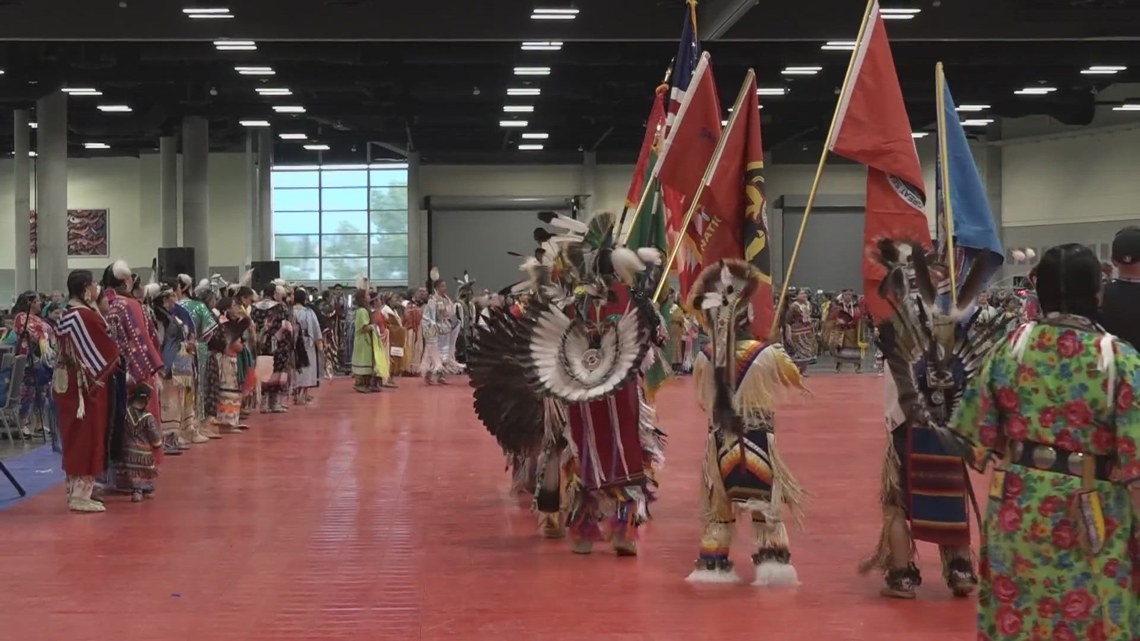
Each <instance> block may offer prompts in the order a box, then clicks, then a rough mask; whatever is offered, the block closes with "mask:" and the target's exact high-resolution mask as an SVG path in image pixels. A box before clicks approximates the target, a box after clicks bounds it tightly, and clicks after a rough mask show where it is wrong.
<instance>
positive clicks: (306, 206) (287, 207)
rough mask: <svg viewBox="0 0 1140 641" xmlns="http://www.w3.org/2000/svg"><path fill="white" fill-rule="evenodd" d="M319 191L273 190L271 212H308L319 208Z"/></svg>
mask: <svg viewBox="0 0 1140 641" xmlns="http://www.w3.org/2000/svg"><path fill="white" fill-rule="evenodd" d="M320 196H321V190H319V189H274V190H273V211H309V210H311V209H319V208H320V206H321V205H320Z"/></svg>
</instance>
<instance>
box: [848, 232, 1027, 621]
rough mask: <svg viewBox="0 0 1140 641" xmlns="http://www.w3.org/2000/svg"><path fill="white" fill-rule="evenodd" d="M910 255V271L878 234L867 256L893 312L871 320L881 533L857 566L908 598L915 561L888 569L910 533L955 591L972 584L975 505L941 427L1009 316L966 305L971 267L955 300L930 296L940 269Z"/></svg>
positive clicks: (919, 254)
mask: <svg viewBox="0 0 1140 641" xmlns="http://www.w3.org/2000/svg"><path fill="white" fill-rule="evenodd" d="M911 256H912V257H913V259H914V263H915V264H917V265H918V266H919V268H918V269H916V268H915V267H914V266H907V265H906V263H905V259H902V258H900V252H899V250H898V248H897V247H896V246H895V245H894V243H892V242H891V241H881V242H880V244H879V247H878V250H877V254H876V258H877V259H878V260H879V262H880V263H881V264H882V265H883V266H884V267H885V268H886V269H887V274H888V275H887V278H886V279H885V280H884V281H883V283H884V284H883V287H882V291H883V293H884V298H885V299H886V300H887V301H888V302H889V303H890V304H891V306H892V309H893V311H894V314H893V316H891V317H890V318H888V319H886V320H884V321H881V322H880V324H879V335H880V340H879V342H880V345H881V346H882V350H883V354H884V358H885V359H886V365H887V373H888V374H889V376H888V377H887V379H886V395H887V399H886V408H887V412H886V423H887V429H888V433H889V438H888V439H887V452H886V456H885V460H884V463H883V477H882V478H883V489H882V507H883V528H882V534H881V536H880V539H879V544H878V546H877V548H876V550H875V552H874V553H873V554H872V555H871V556H870V557H869V558H868V559H867V560H866V561H864V562H863V563H862V564H861V565H860V568H859V570H860V572H861V573H867V572H870V571H872V570H874V569H878V570H881V571H882V572H883V573H884V578H885V580H886V584H887V585H886V587H885V588H884V589H883V592H882V593H883V595H884V596H890V597H898V598H913V597H914V589H915V588H917V587H918V586H919V585H920V584H921V576H920V575H919V572H918V568H917V567H916V566H915V565H914V563H913V562H912V563H910V564H909V565H907V566H905V567H893V566H892V558H897V557H898V556H900V554H901V555H903V556H907V555H909V557H910V558H911V559H912V560H913V558H914V556H915V541H927V542H930V543H935V544H937V545H938V546H939V550H940V552H941V557H942V567H943V577H944V578H945V580H946V581H947V583H948V585H949V586H950V588H951V589H952V590H953V591H954V593H955V594H957V595H959V596H965V595H967V594H969V593H971V592H972V591H973V590H974V589H975V588H976V586H977V575H976V574H975V573H974V569H973V567H972V561H971V552H970V524H969V507H970V505H971V504H973V505H974V507H975V509H976V502H975V501H974V500H973V496H972V494H971V489H970V479H969V476H968V475H967V473H966V466H965V465H964V463H963V461H962V453H961V451H960V448H959V447H958V446H957V444H956V443H954V442H953V441H952V439H948V438H946V436H945V435H946V434H948V425H949V422H950V417H951V415H952V413H953V412H954V408H955V407H956V406H957V404H958V400H959V399H960V398H961V396H962V392H963V390H964V389H965V387H966V385H967V383H968V382H969V380H970V379H971V378H972V377H973V376H974V375H975V373H976V372H977V371H978V369H980V367H981V365H982V361H983V360H984V359H985V358H986V357H987V356H988V355H989V354H990V353H991V352H992V351H993V350H994V348H995V347H996V346H997V345H998V344H999V343H1000V342H1001V340H1002V338H1003V337H1004V336H1005V335H1006V334H1007V333H1008V331H1009V330H1010V329H1011V328H1012V327H1013V324H1014V323H1015V322H1016V320H1017V319H1016V318H1015V317H1011V316H1008V315H1004V314H998V315H993V316H989V315H987V316H986V317H983V315H982V314H981V313H979V312H978V311H975V310H972V307H973V304H974V300H975V299H976V297H977V294H978V293H979V292H980V291H981V288H982V287H983V286H984V283H985V279H984V278H983V277H982V276H981V274H980V273H979V274H973V273H971V274H969V275H967V276H966V277H965V278H964V279H963V283H964V285H963V291H962V292H961V293H960V294H959V295H958V303H957V306H956V307H954V308H950V306H949V304H948V301H946V300H944V298H945V297H943V298H939V297H937V296H936V294H935V292H937V291H938V289H936V283H935V281H934V278H935V277H934V276H932V274H937V273H939V272H938V271H936V270H935V269H934V268H939V269H941V267H940V266H939V265H937V263H934V262H933V259H931V258H927V257H926V255H925V254H924V252H923V251H922V250H921V248H919V247H917V246H916V247H914V248H913V249H912V251H911ZM985 268H986V265H985V263H984V261H978V262H975V263H974V265H973V267H972V269H971V272H974V271H975V270H982V269H985ZM942 273H945V272H944V271H943V272H942ZM892 275H897V276H894V277H893V278H892ZM946 291H949V290H948V289H947V290H946ZM908 525H909V527H908V528H907V526H908ZM899 528H906V529H907V531H908V535H909V537H910V548H909V549H908V550H902V551H900V550H896V549H893V548H892V531H897V530H898V529H899Z"/></svg>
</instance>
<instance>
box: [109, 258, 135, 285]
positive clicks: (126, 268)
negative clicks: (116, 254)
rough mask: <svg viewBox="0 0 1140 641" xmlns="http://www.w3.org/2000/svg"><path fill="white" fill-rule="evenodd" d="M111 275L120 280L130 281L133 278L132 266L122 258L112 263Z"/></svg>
mask: <svg viewBox="0 0 1140 641" xmlns="http://www.w3.org/2000/svg"><path fill="white" fill-rule="evenodd" d="M111 273H112V274H114V275H115V278H118V279H119V280H128V279H130V277H131V266H130V265H128V264H127V261H125V260H123V259H122V258H120V259H119V260H116V261H115V262H113V263H111Z"/></svg>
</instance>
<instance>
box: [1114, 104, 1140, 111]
mask: <svg viewBox="0 0 1140 641" xmlns="http://www.w3.org/2000/svg"><path fill="white" fill-rule="evenodd" d="M1112 110H1113V111H1138V112H1140V103H1128V104H1125V105H1117V106H1115V107H1113V108H1112Z"/></svg>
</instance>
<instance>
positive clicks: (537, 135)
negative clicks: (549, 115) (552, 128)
mask: <svg viewBox="0 0 1140 641" xmlns="http://www.w3.org/2000/svg"><path fill="white" fill-rule="evenodd" d="M522 137H523V140H547V139H548V138H550V134H547V133H541V132H538V131H528V132H526V133H524V134H523V135H522Z"/></svg>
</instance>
